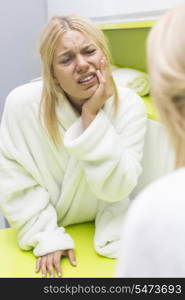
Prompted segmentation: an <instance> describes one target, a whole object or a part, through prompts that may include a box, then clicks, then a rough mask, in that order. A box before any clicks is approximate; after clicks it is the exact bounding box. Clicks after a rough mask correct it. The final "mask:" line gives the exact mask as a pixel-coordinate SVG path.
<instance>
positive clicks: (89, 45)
mask: <svg viewBox="0 0 185 300" xmlns="http://www.w3.org/2000/svg"><path fill="white" fill-rule="evenodd" d="M91 46H94V47H95V44H87V45H85V46H84V47H83V48H82V50H85V49H87V48H89V47H91ZM71 53H72V51H71V50H67V51H65V52H62V53H59V54H58V55H57V58H60V57H61V56H68V55H70V54H71Z"/></svg>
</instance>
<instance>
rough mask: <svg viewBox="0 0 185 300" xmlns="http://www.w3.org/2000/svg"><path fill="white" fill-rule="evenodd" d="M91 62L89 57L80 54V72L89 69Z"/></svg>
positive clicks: (78, 63) (77, 64) (77, 66)
mask: <svg viewBox="0 0 185 300" xmlns="http://www.w3.org/2000/svg"><path fill="white" fill-rule="evenodd" d="M88 68H89V64H88V61H87V59H86V58H85V57H84V56H83V55H79V56H78V57H77V58H76V71H77V72H78V73H84V72H86V71H87V70H88Z"/></svg>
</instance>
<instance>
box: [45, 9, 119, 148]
mask: <svg viewBox="0 0 185 300" xmlns="http://www.w3.org/2000/svg"><path fill="white" fill-rule="evenodd" d="M68 30H76V31H79V32H80V33H82V34H84V35H87V36H88V37H90V38H91V39H92V40H93V41H94V42H95V44H96V45H97V47H98V48H100V49H101V51H102V52H103V55H104V56H105V58H106V60H107V64H108V67H109V69H110V64H111V55H110V51H109V47H108V43H107V40H106V37H105V36H104V34H103V32H102V31H101V30H100V29H99V28H98V27H97V26H95V25H94V24H93V23H92V22H91V21H90V20H89V19H86V18H84V17H81V16H78V15H69V16H65V17H64V16H55V17H53V18H52V19H51V20H50V21H49V23H48V24H47V26H46V28H45V30H44V32H43V35H42V37H41V41H40V47H39V51H40V55H41V59H42V66H43V74H42V75H43V92H42V102H41V109H42V110H43V115H44V122H45V124H46V127H47V129H48V132H49V134H50V136H51V138H52V140H53V141H54V143H55V144H58V143H59V141H60V137H59V130H58V121H57V116H56V104H57V101H58V98H59V94H63V93H64V92H63V90H62V89H61V87H59V86H58V85H57V84H56V81H55V79H54V76H53V59H54V52H55V49H56V47H57V43H58V41H59V39H60V38H61V36H62V35H63V34H64V33H65V32H66V31H68ZM113 84H114V82H113ZM114 89H115V95H116V96H115V108H116V107H117V104H118V97H117V90H116V87H115V84H114Z"/></svg>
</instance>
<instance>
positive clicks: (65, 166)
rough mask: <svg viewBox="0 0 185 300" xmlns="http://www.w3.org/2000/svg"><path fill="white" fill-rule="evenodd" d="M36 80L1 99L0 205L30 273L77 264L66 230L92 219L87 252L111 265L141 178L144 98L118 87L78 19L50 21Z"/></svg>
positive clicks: (102, 44)
mask: <svg viewBox="0 0 185 300" xmlns="http://www.w3.org/2000/svg"><path fill="white" fill-rule="evenodd" d="M40 54H41V58H42V63H43V80H42V81H37V82H32V83H28V84H25V85H23V86H20V87H18V88H16V89H15V90H13V91H12V92H11V93H10V95H9V96H8V99H7V101H6V105H5V109H4V114H3V118H2V122H1V133H0V134H1V135H0V143H1V144H0V194H1V197H0V205H1V208H2V211H3V213H4V215H5V217H6V218H7V219H8V221H9V223H10V224H11V226H14V227H16V228H18V241H19V246H20V247H21V248H22V249H25V250H30V249H33V252H34V254H35V256H36V257H38V260H37V264H36V271H39V270H41V271H42V274H43V276H46V274H47V272H49V274H50V275H51V276H53V275H54V272H55V271H57V272H58V274H59V276H60V275H61V266H60V259H61V257H62V256H64V255H66V256H68V258H69V260H70V262H71V264H72V265H76V259H75V254H74V250H73V249H74V243H73V240H72V238H71V237H70V236H69V235H68V234H67V233H66V232H65V229H64V227H65V226H67V225H69V224H74V223H80V222H86V221H92V220H95V236H94V247H95V249H96V251H97V252H98V253H99V254H101V255H104V256H108V257H117V252H118V249H119V245H120V225H121V223H122V221H123V219H124V215H125V213H126V211H127V208H128V205H129V194H130V193H131V191H132V190H133V189H134V187H135V186H136V184H137V180H138V177H139V175H140V173H141V171H142V170H141V165H140V162H141V158H142V150H143V143H144V134H145V127H146V111H145V106H144V104H143V102H142V100H141V99H140V98H139V97H138V96H137V95H136V94H134V93H133V92H132V91H131V90H129V89H125V88H122V89H119V88H117V87H116V86H115V84H114V82H113V79H112V76H111V71H110V56H109V50H108V47H107V43H106V40H105V37H104V35H103V33H102V32H101V31H100V29H98V28H97V27H96V26H95V25H94V24H92V23H91V22H90V21H89V20H86V19H85V18H82V17H80V16H76V15H70V16H67V17H54V18H52V19H51V20H50V21H49V23H48V25H47V26H46V28H45V30H44V32H43V36H42V38H41V43H40Z"/></svg>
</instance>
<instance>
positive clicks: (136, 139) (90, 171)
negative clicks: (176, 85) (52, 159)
mask: <svg viewBox="0 0 185 300" xmlns="http://www.w3.org/2000/svg"><path fill="white" fill-rule="evenodd" d="M118 95H119V108H118V112H117V114H116V116H115V117H114V116H111V114H110V112H112V111H113V97H111V98H110V99H108V100H107V104H106V106H105V108H104V109H101V110H100V111H99V112H98V114H97V116H96V117H95V119H94V120H93V121H92V123H91V124H90V125H89V126H88V128H87V129H85V130H84V129H83V124H82V119H81V118H79V119H78V120H77V121H76V122H75V123H73V125H72V126H71V127H70V128H69V129H68V130H67V132H66V133H65V136H64V145H65V147H66V148H67V150H68V151H69V153H70V154H71V155H73V156H74V157H76V158H77V159H78V160H79V161H81V164H82V166H83V169H84V172H85V175H86V180H87V182H88V184H89V187H90V188H91V190H92V192H93V193H94V194H95V195H96V196H97V197H98V198H99V199H101V200H105V201H109V202H116V201H120V200H122V199H124V198H125V197H127V196H128V195H129V194H130V192H131V191H132V190H133V189H134V187H135V186H136V184H137V181H138V177H139V175H140V173H141V171H142V169H141V164H140V163H141V159H142V151H143V145H144V135H145V129H146V119H147V117H146V109H145V105H144V103H143V101H142V100H141V98H140V97H139V96H138V95H136V94H134V93H133V92H132V91H131V90H130V89H125V88H123V89H119V90H118Z"/></svg>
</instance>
